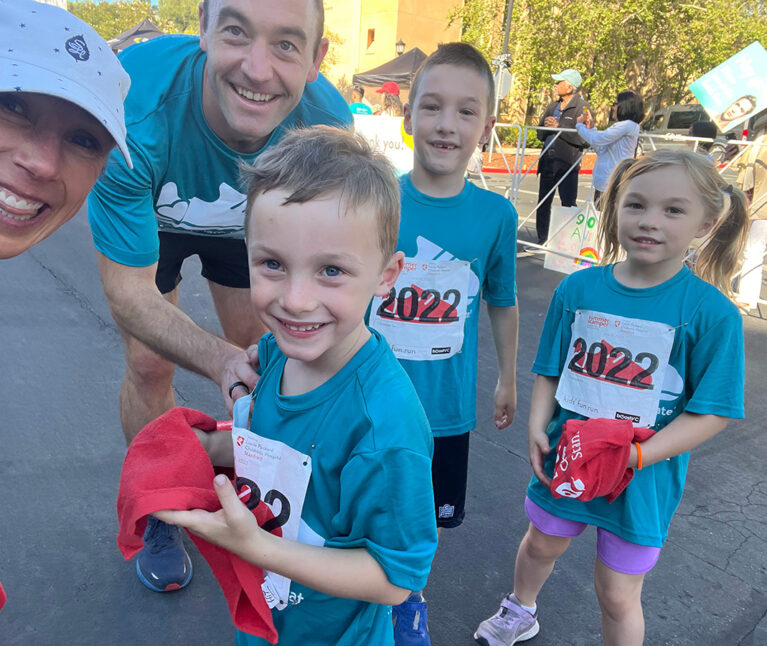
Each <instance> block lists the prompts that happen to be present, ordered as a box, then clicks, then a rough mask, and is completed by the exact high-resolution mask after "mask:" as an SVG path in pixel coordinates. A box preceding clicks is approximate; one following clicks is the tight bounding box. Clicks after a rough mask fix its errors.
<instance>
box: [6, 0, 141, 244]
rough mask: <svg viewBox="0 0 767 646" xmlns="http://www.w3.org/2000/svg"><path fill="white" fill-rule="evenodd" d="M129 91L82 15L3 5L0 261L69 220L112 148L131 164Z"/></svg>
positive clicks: (21, 3) (18, 2)
mask: <svg viewBox="0 0 767 646" xmlns="http://www.w3.org/2000/svg"><path fill="white" fill-rule="evenodd" d="M129 85H130V80H129V78H128V75H127V74H126V73H125V72H124V71H123V69H122V67H121V66H120V63H119V62H118V61H117V57H116V56H115V55H114V54H113V53H112V50H111V49H110V48H109V45H107V44H106V42H105V41H104V39H103V38H101V36H99V35H98V34H97V33H96V32H95V31H94V30H93V29H92V28H91V27H89V26H88V25H86V24H85V23H84V22H82V21H81V20H79V19H78V18H75V17H74V16H73V15H71V14H70V13H68V12H66V11H64V10H62V9H58V8H57V7H53V6H50V5H45V4H40V3H38V2H34V1H33V0H0V259H1V258H11V257H13V256H17V255H19V254H20V253H22V252H23V251H26V250H27V249H29V248H30V247H31V246H33V245H35V244H37V243H38V242H40V241H41V240H43V239H45V238H47V237H48V236H49V235H51V233H53V232H54V231H55V230H56V229H58V228H59V227H60V226H61V225H62V224H64V223H65V222H66V221H67V220H69V219H71V218H72V217H73V216H74V215H75V213H77V211H78V210H79V208H80V206H81V205H82V203H83V201H84V200H85V198H86V197H87V195H88V192H89V191H90V189H91V187H92V186H93V184H94V182H95V181H96V179H97V178H98V176H99V174H100V173H101V171H102V170H103V168H104V165H105V163H106V160H107V155H108V154H109V152H110V150H112V148H113V147H114V146H115V145H117V146H118V147H119V148H120V150H121V151H122V154H123V156H124V157H125V161H126V162H127V164H128V165H129V166H130V165H131V161H130V155H129V154H128V148H127V145H126V142H125V121H124V116H123V99H124V98H125V96H126V94H127V93H128V87H129Z"/></svg>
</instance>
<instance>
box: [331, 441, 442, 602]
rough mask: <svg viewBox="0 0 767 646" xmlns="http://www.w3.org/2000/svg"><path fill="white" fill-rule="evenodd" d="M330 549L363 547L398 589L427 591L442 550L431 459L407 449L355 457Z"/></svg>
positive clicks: (344, 475) (346, 470)
mask: <svg viewBox="0 0 767 646" xmlns="http://www.w3.org/2000/svg"><path fill="white" fill-rule="evenodd" d="M340 503H341V504H340V511H339V512H338V514H336V516H335V517H334V518H333V520H332V526H333V528H334V534H335V536H336V537H335V538H333V539H331V540H329V541H327V543H326V544H327V545H328V546H329V547H341V548H350V547H364V548H365V549H367V551H368V552H369V553H370V555H371V556H372V557H373V558H374V559H375V560H376V561H377V562H378V563H379V565H380V566H381V568H382V569H383V571H384V572H385V573H386V577H387V578H388V579H389V582H390V583H392V584H393V585H396V586H399V587H401V588H405V589H406V590H422V589H423V588H424V587H425V586H426V580H427V578H428V576H429V571H430V569H431V562H432V559H433V558H434V553H435V551H436V549H437V526H436V520H435V517H434V494H433V490H432V483H431V459H430V457H429V456H428V455H424V454H422V453H419V452H415V451H412V450H410V449H404V448H387V449H385V450H381V451H372V452H367V453H361V454H357V455H355V456H354V457H353V458H352V459H351V460H350V461H349V462H348V463H347V464H346V466H345V467H344V469H343V472H342V474H341V501H340Z"/></svg>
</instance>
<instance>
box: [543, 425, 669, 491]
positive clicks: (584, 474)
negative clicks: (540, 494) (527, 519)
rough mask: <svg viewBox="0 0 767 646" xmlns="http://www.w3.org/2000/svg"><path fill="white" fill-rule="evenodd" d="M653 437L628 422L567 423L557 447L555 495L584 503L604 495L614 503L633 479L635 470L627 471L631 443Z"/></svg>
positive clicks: (653, 433)
mask: <svg viewBox="0 0 767 646" xmlns="http://www.w3.org/2000/svg"><path fill="white" fill-rule="evenodd" d="M653 435H655V431H652V430H650V429H649V428H641V427H638V428H634V425H633V424H632V423H631V422H630V421H629V420H614V419H588V420H580V419H571V420H568V421H567V422H565V425H564V428H563V429H562V436H561V437H560V438H559V443H558V444H557V463H556V465H555V467H554V478H553V479H552V482H551V493H552V495H553V496H554V498H577V499H578V500H582V501H587V500H592V499H593V498H599V497H601V496H604V497H606V498H607V500H608V502H612V501H613V500H615V499H616V498H617V497H618V496H620V495H621V493H623V490H624V489H625V488H626V487H627V486H628V484H629V482H631V478H633V477H634V469H628V468H626V464H627V462H628V459H629V454H630V453H631V444H632V442H644V441H645V440H646V439H648V438H649V437H652V436H653Z"/></svg>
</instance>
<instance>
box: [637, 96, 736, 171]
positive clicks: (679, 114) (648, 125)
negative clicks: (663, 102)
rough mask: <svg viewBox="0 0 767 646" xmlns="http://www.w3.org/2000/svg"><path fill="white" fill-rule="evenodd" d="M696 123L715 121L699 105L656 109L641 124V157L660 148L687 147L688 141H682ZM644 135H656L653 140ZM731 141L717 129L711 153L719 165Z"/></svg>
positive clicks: (639, 144) (638, 153)
mask: <svg viewBox="0 0 767 646" xmlns="http://www.w3.org/2000/svg"><path fill="white" fill-rule="evenodd" d="M696 121H711V117H709V116H708V114H707V113H706V111H705V110H704V109H703V106H702V105H699V104H697V103H693V104H690V105H670V106H668V107H665V108H660V109H659V110H655V111H654V112H652V113H651V114H650V116H648V117H647V118H646V119H645V120H644V121H643V122H642V124H641V130H640V135H639V143H638V144H637V156H640V155H643V154H644V153H646V152H649V151H651V150H654V149H656V148H679V147H682V146H686V145H687V142H685V141H684V140H683V139H681V138H682V137H686V136H687V132H688V131H689V129H690V126H691V125H692V124H693V123H695V122H696ZM643 134H647V135H654V136H653V137H652V138H650V137H643V136H642V135H643ZM661 136H662V138H661ZM727 139H728V138H727V137H725V136H724V135H723V134H722V133H721V132H719V130H718V129H717V137H716V139H715V140H714V145H713V146H712V147H711V150H710V151H709V154H710V155H711V157H713V159H714V161H715V162H717V163H719V162H722V161H724V158H725V152H724V151H725V148H726V146H727Z"/></svg>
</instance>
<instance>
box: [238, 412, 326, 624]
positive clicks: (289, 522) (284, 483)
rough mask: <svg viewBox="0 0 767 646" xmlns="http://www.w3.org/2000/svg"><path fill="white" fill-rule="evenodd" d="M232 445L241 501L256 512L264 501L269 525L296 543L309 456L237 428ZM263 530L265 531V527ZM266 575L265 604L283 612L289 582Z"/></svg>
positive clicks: (272, 574) (263, 586)
mask: <svg viewBox="0 0 767 646" xmlns="http://www.w3.org/2000/svg"><path fill="white" fill-rule="evenodd" d="M243 399H245V398H243ZM248 400H249V398H248ZM232 444H233V447H234V471H235V474H236V476H237V477H236V479H235V485H236V487H237V491H238V493H239V495H240V498H241V499H242V500H243V502H245V504H246V505H247V506H248V508H249V509H255V508H256V506H257V505H258V503H259V501H261V500H263V501H264V502H265V503H266V504H267V505H269V508H270V509H271V510H272V513H273V514H274V520H270V521H268V524H269V525H270V526H272V527H280V528H281V530H282V537H283V538H287V539H289V540H292V541H295V540H297V539H298V531H299V526H300V524H301V512H302V510H303V508H304V499H305V498H306V490H307V487H308V486H309V479H310V478H311V476H312V460H311V457H310V456H308V455H304V454H303V453H301V452H299V451H296V450H295V449H293V448H291V447H289V446H288V445H287V444H284V443H282V442H278V441H277V440H270V439H267V438H264V437H261V436H260V435H256V434H255V433H253V432H252V431H248V430H246V429H244V428H238V427H234V428H233V429H232ZM265 529H268V527H267V526H266V525H265ZM265 574H266V577H265V580H264V583H263V585H262V586H261V587H262V590H263V591H264V597H265V599H266V602H267V604H269V607H270V608H275V607H276V608H277V609H278V610H283V609H284V608H285V607H286V606H287V605H288V599H289V596H290V579H288V578H286V577H284V576H281V575H279V574H275V573H274V572H269V571H268V570H265Z"/></svg>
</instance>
